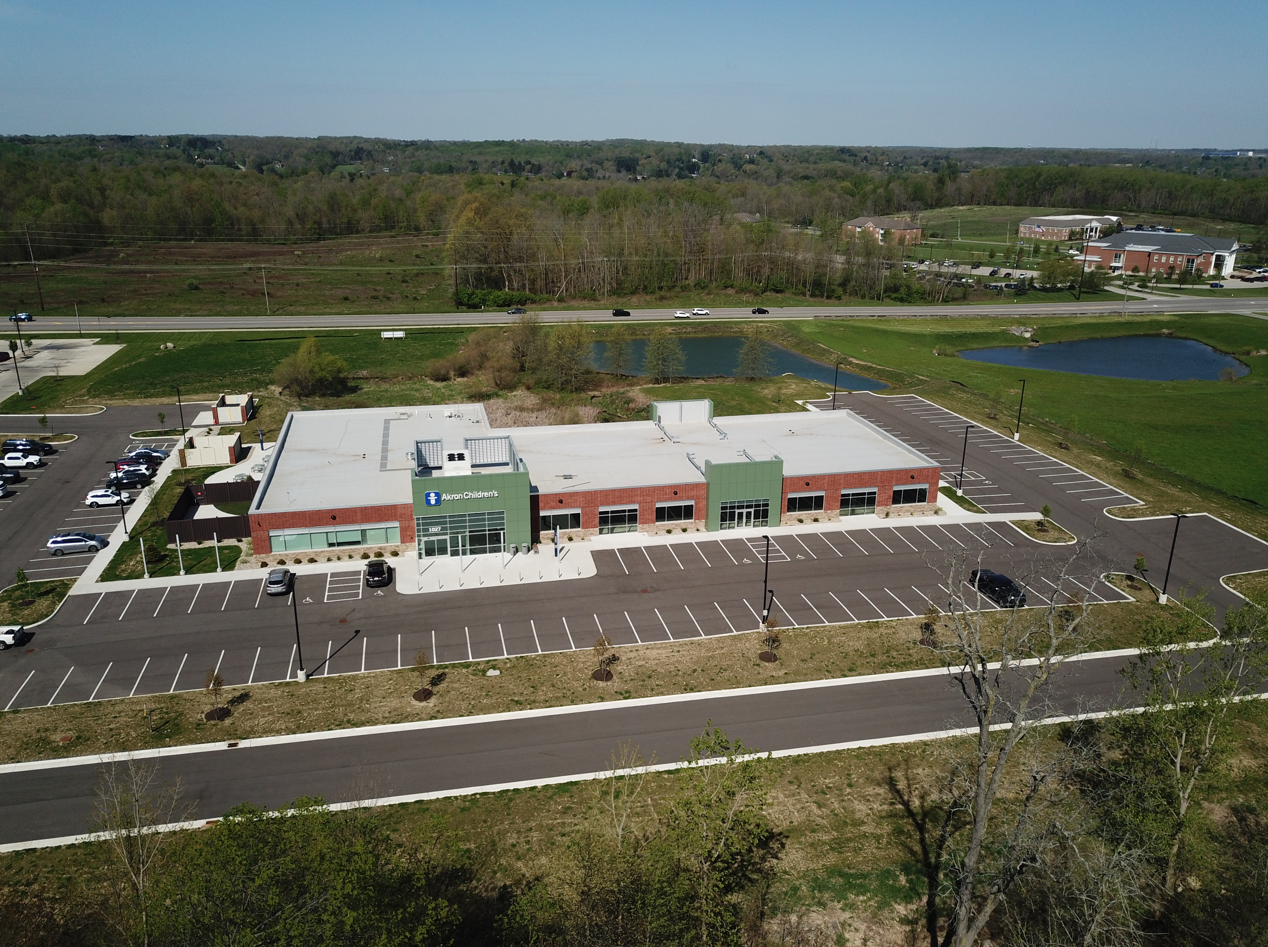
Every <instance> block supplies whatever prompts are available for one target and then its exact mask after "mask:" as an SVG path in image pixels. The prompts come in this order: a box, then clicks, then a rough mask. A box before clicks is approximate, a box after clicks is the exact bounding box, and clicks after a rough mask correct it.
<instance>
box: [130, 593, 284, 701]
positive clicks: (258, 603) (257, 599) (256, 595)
mask: <svg viewBox="0 0 1268 947" xmlns="http://www.w3.org/2000/svg"><path fill="white" fill-rule="evenodd" d="M268 580H269V577H268V576H267V575H266V576H265V577H264V578H262V579H261V580H260V591H258V592H256V593H255V607H256V608H259V607H260V596H261V595H263V594H264V583H265V582H267V581H268ZM154 614H155V615H157V614H158V612H155V613H154ZM288 677H289V675H288Z"/></svg>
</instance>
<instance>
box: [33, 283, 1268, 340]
mask: <svg viewBox="0 0 1268 947" xmlns="http://www.w3.org/2000/svg"><path fill="white" fill-rule="evenodd" d="M768 308H770V314H769V315H764V316H754V315H753V313H752V311H751V309H750V308H742V309H740V308H726V309H712V310H710V313H711V315H709V316H698V317H695V318H694V319H693V321H695V322H701V321H708V320H710V319H712V320H719V319H755V318H761V319H876V318H886V319H904V318H906V319H912V318H933V317H937V318H970V317H972V318H979V317H983V316H986V317H998V318H1008V319H1011V318H1014V317H1020V316H1024V317H1027V318H1038V317H1044V316H1077V315H1114V314H1115V313H1121V312H1123V311H1124V307H1123V304H1122V303H1121V302H1095V303H1094V302H1087V303H1079V302H1069V303H1042V302H1010V303H999V304H979V305H963V306H962V305H946V306H789V307H782V308H781V307H778V306H776V307H768ZM533 311H534V313H535V314H536V315H537V316H538V317H539V318H540V319H541V320H542V321H543V322H565V321H567V320H569V319H582V320H584V321H586V322H611V321H613V317H612V310H611V309H571V310H540V311H539V310H533ZM1126 311H1127V312H1128V313H1167V312H1228V313H1256V312H1258V313H1264V312H1268V298H1265V297H1258V298H1250V299H1219V298H1214V297H1205V298H1204V297H1202V296H1200V295H1197V294H1196V292H1195V295H1194V296H1193V297H1192V298H1178V299H1148V300H1137V301H1135V302H1128V303H1127V306H1126ZM630 313H631V319H632V320H633V321H637V322H657V321H665V320H671V321H672V320H673V317H674V310H673V309H633V310H630ZM518 318H519V317H518V316H513V315H509V314H508V313H506V312H504V311H501V310H476V311H466V312H430V313H330V314H320V315H318V314H311V315H277V316H266V315H259V316H115V317H111V318H109V319H103V320H96V319H94V320H92V321H90V322H87V323H85V325H84V326H83V328H84V331H86V332H89V333H90V334H93V335H97V334H103V333H106V332H113V331H115V330H118V331H120V332H207V331H210V330H217V329H231V330H232V329H238V330H240V329H348V328H353V329H380V328H381V329H389V328H410V327H419V326H455V325H457V326H468V325H469V326H476V325H496V324H506V323H510V322H514V321H515V320H516V319H518ZM620 321H622V322H623V321H625V320H624V319H622V320H620ZM77 328H78V327H77V326H76V322H75V317H74V316H69V317H65V316H42V315H37V317H36V322H35V323H34V325H33V327H32V329H31V331H32V332H44V333H48V332H58V331H62V332H75V331H77Z"/></svg>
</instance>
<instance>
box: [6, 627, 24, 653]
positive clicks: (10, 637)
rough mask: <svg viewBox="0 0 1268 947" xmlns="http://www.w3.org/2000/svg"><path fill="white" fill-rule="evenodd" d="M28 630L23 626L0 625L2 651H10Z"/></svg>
mask: <svg viewBox="0 0 1268 947" xmlns="http://www.w3.org/2000/svg"><path fill="white" fill-rule="evenodd" d="M25 634H26V629H25V628H24V627H22V626H21V625H0V651H8V650H9V649H10V648H12V647H13V646H14V645H15V644H18V643H19V642H20V641H21V640H22V637H23V635H25Z"/></svg>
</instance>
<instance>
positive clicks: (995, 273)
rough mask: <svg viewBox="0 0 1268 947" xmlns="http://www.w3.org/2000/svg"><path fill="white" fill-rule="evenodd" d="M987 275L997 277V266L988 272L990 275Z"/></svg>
mask: <svg viewBox="0 0 1268 947" xmlns="http://www.w3.org/2000/svg"><path fill="white" fill-rule="evenodd" d="M989 275H991V276H999V267H998V266H997V267H995V269H993V270H991V272H990V274H989Z"/></svg>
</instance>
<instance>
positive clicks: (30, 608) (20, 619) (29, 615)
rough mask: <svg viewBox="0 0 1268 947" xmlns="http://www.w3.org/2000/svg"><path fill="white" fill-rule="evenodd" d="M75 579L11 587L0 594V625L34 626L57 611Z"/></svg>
mask: <svg viewBox="0 0 1268 947" xmlns="http://www.w3.org/2000/svg"><path fill="white" fill-rule="evenodd" d="M74 584H75V580H74V579H50V580H48V581H43V582H27V583H25V584H23V585H11V586H9V587H8V588H7V589H5V590H4V591H3V592H0V625H34V624H35V623H36V622H37V621H43V620H44V619H46V618H48V616H49V615H52V614H53V612H55V611H57V606H58V605H60V604H61V603H62V599H64V598H66V594H67V593H68V592H69V591H70V587H71V586H72V585H74Z"/></svg>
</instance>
